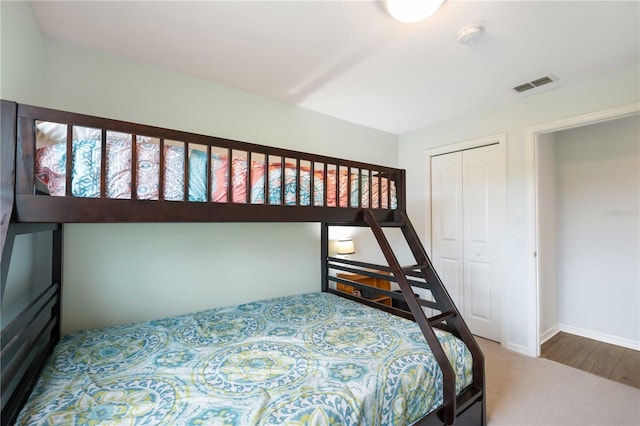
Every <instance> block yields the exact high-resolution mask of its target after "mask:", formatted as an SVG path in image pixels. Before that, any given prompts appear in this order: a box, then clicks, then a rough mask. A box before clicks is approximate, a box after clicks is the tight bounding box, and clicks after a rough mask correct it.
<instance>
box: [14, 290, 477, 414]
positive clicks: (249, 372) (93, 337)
mask: <svg viewBox="0 0 640 426" xmlns="http://www.w3.org/2000/svg"><path fill="white" fill-rule="evenodd" d="M438 338H439V339H440V341H441V342H442V343H443V346H444V349H445V351H446V353H447V354H448V356H449V357H450V360H451V363H452V365H453V366H454V370H455V372H456V376H457V385H456V387H457V390H458V392H459V391H460V390H461V389H462V388H464V387H465V386H467V385H468V384H470V383H471V367H472V366H471V355H470V354H469V352H468V350H467V348H466V347H465V346H464V344H463V343H462V342H461V341H459V340H458V339H456V338H455V337H453V336H451V335H449V334H447V333H444V332H440V331H438ZM441 381H442V375H441V372H440V369H439V367H438V366H437V364H436V362H435V359H434V358H433V356H432V354H431V351H430V350H429V348H428V346H427V344H426V343H425V342H424V339H423V337H422V334H421V332H420V330H419V328H418V327H417V325H416V324H414V323H413V322H411V321H407V320H404V319H402V318H398V317H395V316H393V315H390V314H387V313H385V312H382V311H379V310H376V309H373V308H369V307H367V306H363V305H360V304H358V303H355V302H352V301H349V300H346V299H343V298H340V297H338V296H335V295H331V294H327V293H311V294H305V295H301V296H293V297H285V298H277V299H272V300H267V301H262V302H256V303H248V304H244V305H240V306H235V307H230V308H220V309H212V310H208V311H204V312H199V313H194V314H188V315H182V316H178V317H174V318H169V319H163V320H157V321H149V322H145V323H139V324H133V325H125V326H117V327H112V328H107V329H100V330H93V331H84V332H79V333H75V334H72V335H69V336H66V337H64V338H63V339H62V340H61V342H60V343H59V345H58V346H57V347H56V349H55V351H54V354H53V355H52V356H51V358H50V360H49V361H48V365H47V366H46V369H45V371H44V373H43V375H42V376H41V378H40V380H39V381H38V383H37V385H36V388H35V389H34V392H33V393H32V395H31V397H30V399H29V401H28V403H27V404H26V406H25V407H24V409H23V411H22V413H21V414H20V417H19V419H18V424H23V425H44V424H47V425H63V424H64V425H72V424H77V425H107V424H108V425H115V424H118V425H121V424H131V425H133V424H136V425H203V424H207V425H285V424H286V425H303V424H304V425H356V424H357V425H408V424H411V423H413V422H414V421H416V420H417V419H419V418H420V417H422V416H423V415H425V414H426V413H428V412H430V411H431V410H433V409H434V408H435V407H437V406H439V405H440V404H441V403H442V389H441Z"/></svg>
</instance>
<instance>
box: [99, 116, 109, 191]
mask: <svg viewBox="0 0 640 426" xmlns="http://www.w3.org/2000/svg"><path fill="white" fill-rule="evenodd" d="M100 155H101V158H100V187H99V194H98V197H100V198H104V197H105V196H106V194H107V191H106V188H107V179H106V176H107V161H106V159H107V158H108V157H107V129H102V130H101V131H100Z"/></svg>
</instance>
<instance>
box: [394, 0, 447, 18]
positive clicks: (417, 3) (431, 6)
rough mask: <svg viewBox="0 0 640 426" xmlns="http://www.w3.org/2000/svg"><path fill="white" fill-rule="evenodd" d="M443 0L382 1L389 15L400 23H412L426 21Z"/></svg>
mask: <svg viewBox="0 0 640 426" xmlns="http://www.w3.org/2000/svg"><path fill="white" fill-rule="evenodd" d="M442 3H444V0H384V7H385V9H387V12H388V13H389V15H391V16H393V17H394V18H395V19H396V20H398V21H400V22H406V23H412V22H418V21H422V20H423V19H427V18H428V17H429V16H431V15H433V14H434V13H435V11H436V10H438V8H439V7H440V6H441V5H442Z"/></svg>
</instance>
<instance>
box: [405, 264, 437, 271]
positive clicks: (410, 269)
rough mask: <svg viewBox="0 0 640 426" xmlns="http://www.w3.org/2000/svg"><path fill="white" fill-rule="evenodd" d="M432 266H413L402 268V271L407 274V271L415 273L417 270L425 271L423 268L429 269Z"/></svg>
mask: <svg viewBox="0 0 640 426" xmlns="http://www.w3.org/2000/svg"><path fill="white" fill-rule="evenodd" d="M430 266H431V265H428V264H424V265H411V266H403V267H402V271H404V272H407V271H414V270H416V269H423V268H429V267H430Z"/></svg>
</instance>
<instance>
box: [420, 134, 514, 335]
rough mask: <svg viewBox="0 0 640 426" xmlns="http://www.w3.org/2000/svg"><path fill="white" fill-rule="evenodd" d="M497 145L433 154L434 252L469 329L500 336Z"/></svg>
mask: <svg viewBox="0 0 640 426" xmlns="http://www.w3.org/2000/svg"><path fill="white" fill-rule="evenodd" d="M498 149H499V148H498V146H497V145H490V146H484V147H481V148H474V149H469V150H466V151H461V152H454V153H450V154H444V155H439V156H436V157H432V158H431V209H432V212H431V218H432V257H433V259H432V260H433V263H434V266H435V268H436V271H437V272H438V274H439V275H440V278H441V279H442V281H443V282H444V284H445V287H446V288H447V290H448V291H449V294H450V295H451V297H452V298H453V301H454V303H455V304H456V306H457V307H458V310H459V311H460V312H461V314H462V316H463V317H464V319H465V321H466V322H467V325H468V326H469V328H470V329H471V332H472V333H474V334H476V335H478V336H481V337H485V338H487V339H491V340H495V341H500V340H501V339H502V315H501V313H502V304H501V300H502V294H501V291H502V284H503V283H502V277H503V274H502V271H503V261H502V258H503V256H504V253H503V251H502V249H501V247H502V246H503V245H504V226H505V216H504V214H505V213H504V209H505V204H504V166H503V165H502V164H503V163H502V162H501V161H500V156H499V155H498V154H499V151H498Z"/></svg>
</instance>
